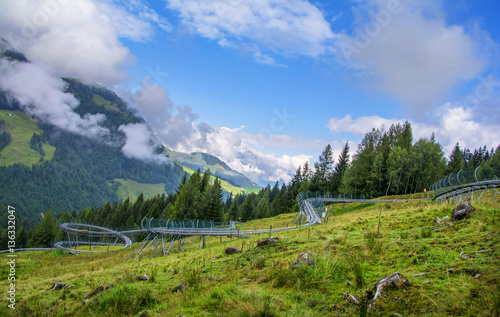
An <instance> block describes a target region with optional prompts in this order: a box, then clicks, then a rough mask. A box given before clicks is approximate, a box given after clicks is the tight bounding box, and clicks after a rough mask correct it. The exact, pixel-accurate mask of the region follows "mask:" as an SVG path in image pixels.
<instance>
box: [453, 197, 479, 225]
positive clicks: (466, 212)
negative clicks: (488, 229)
mask: <svg viewBox="0 0 500 317" xmlns="http://www.w3.org/2000/svg"><path fill="white" fill-rule="evenodd" d="M475 210H476V208H474V207H472V205H471V204H470V203H469V202H468V201H466V202H464V203H462V204H460V205H458V206H456V207H455V208H453V212H452V213H451V220H453V221H458V220H462V219H464V218H467V217H469V216H471V215H472V212H474V211H475Z"/></svg>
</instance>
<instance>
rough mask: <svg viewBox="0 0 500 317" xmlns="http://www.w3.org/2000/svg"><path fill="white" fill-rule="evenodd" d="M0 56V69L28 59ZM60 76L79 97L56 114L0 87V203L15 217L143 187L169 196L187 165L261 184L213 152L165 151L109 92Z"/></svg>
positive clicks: (233, 183)
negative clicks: (144, 134) (142, 137)
mask: <svg viewBox="0 0 500 317" xmlns="http://www.w3.org/2000/svg"><path fill="white" fill-rule="evenodd" d="M0 62H1V64H0V66H2V67H3V68H4V69H5V67H6V65H7V66H10V65H14V66H19V65H31V64H30V63H29V61H28V60H27V59H26V58H25V57H24V55H22V54H21V53H18V52H14V51H9V50H7V51H4V52H1V56H0ZM0 76H5V71H4V72H0ZM58 80H59V81H60V80H61V79H59V78H58ZM62 80H63V81H64V82H63V83H64V85H63V86H64V91H60V92H59V93H61V94H62V93H65V94H66V95H64V96H63V97H64V98H66V99H68V96H70V95H69V94H71V95H72V96H74V98H76V99H77V105H73V106H74V108H73V109H70V110H67V109H66V110H65V111H66V113H64V116H62V118H59V117H60V116H61V114H60V113H55V112H48V114H47V111H48V110H47V109H45V111H46V112H45V113H41V115H38V114H39V113H40V111H38V112H37V111H35V110H37V109H33V108H34V106H32V105H23V104H21V103H19V102H18V101H17V100H19V99H20V98H19V97H18V96H15V95H14V94H13V93H12V92H10V91H6V90H0V179H1V182H0V202H1V203H2V204H3V205H5V206H7V205H12V206H16V211H17V212H19V214H20V215H22V216H24V217H28V218H31V219H40V218H39V217H40V215H41V214H42V213H45V212H46V211H47V210H52V212H54V213H59V212H61V211H62V210H68V211H70V212H71V211H72V210H81V209H83V208H87V207H98V206H102V205H104V204H105V203H106V202H108V201H109V202H114V201H120V200H124V199H125V198H126V197H130V198H131V199H135V198H136V197H137V196H138V195H139V194H140V193H141V192H142V193H144V196H145V197H152V196H155V195H157V194H168V193H171V192H174V191H175V190H176V189H177V188H178V186H179V184H180V182H181V180H182V177H183V175H184V174H185V173H186V171H189V167H190V168H193V169H198V168H200V169H201V170H203V171H204V170H205V169H206V168H210V169H211V171H213V175H216V176H220V177H221V178H222V179H224V180H225V181H223V184H222V185H223V187H224V188H225V190H226V191H235V192H241V191H242V190H244V189H245V188H257V187H258V186H257V185H255V184H253V183H252V182H250V181H249V180H248V179H246V177H244V175H242V174H240V173H237V172H235V171H233V170H231V169H230V168H229V167H228V166H227V165H226V164H225V163H224V162H222V161H220V160H219V159H217V158H215V157H213V156H211V155H208V154H205V153H197V154H195V155H193V154H185V155H184V154H182V153H177V152H173V151H170V150H168V149H166V148H165V147H164V146H163V145H161V143H160V142H159V141H158V140H156V139H155V137H154V134H153V133H151V131H150V128H149V127H148V126H147V124H146V122H145V121H144V120H143V119H142V118H141V117H140V116H139V115H138V114H137V113H135V112H134V111H132V110H131V109H129V108H128V107H127V105H126V103H125V102H124V101H123V100H122V99H121V98H120V97H118V96H117V95H116V94H115V93H114V92H112V91H110V90H108V89H106V88H104V87H101V86H97V85H95V86H92V85H86V84H83V83H81V82H80V81H79V80H78V79H75V78H63V79H62ZM47 95H49V93H48V92H47ZM47 98H48V99H50V97H47ZM71 98H73V97H71ZM50 100H51V99H50ZM48 106H51V104H50V103H49V104H48ZM38 110H39V109H38ZM75 114H77V115H75ZM73 117H75V118H76V119H78V120H76V119H75V118H73ZM54 118H55V119H58V120H69V119H68V118H70V119H71V120H76V122H77V125H78V124H80V125H81V126H83V128H82V127H79V126H77V125H75V126H68V124H67V122H66V126H65V125H64V124H59V122H58V121H55V119H54ZM94 121H95V122H98V124H96V123H95V122H94ZM76 128H80V130H77V129H76ZM132 128H134V129H136V128H141V129H143V130H140V129H139V130H138V131H139V132H142V131H147V132H148V133H147V138H148V139H146V140H145V142H143V143H141V142H142V141H144V140H139V141H141V142H139V141H137V140H135V139H134V138H135V137H137V135H141V134H140V133H135V132H136V131H137V130H132V132H129V131H130V130H128V129H132ZM72 130H75V131H76V132H75V131H72ZM95 131H97V132H95ZM103 131H104V132H103ZM101 132H102V133H101ZM133 141H134V142H136V143H133ZM137 144H138V146H135V145H137ZM146 152H148V153H146ZM149 152H150V153H149ZM171 155H172V156H171ZM177 159H178V160H180V161H181V162H179V161H177Z"/></svg>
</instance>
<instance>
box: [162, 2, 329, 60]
mask: <svg viewBox="0 0 500 317" xmlns="http://www.w3.org/2000/svg"><path fill="white" fill-rule="evenodd" d="M167 2H168V6H169V8H170V9H173V10H178V11H179V13H180V17H181V18H182V21H183V23H185V24H186V25H188V26H189V27H190V28H191V29H192V30H193V31H194V32H197V33H199V34H200V35H201V36H204V37H206V38H209V39H212V40H217V41H218V43H219V44H220V45H221V46H222V47H239V46H242V47H243V48H244V49H245V50H249V49H250V50H253V51H255V52H256V53H255V54H254V55H255V58H256V60H257V61H258V62H263V63H266V64H270V63H272V62H273V59H272V58H271V57H269V56H267V55H265V54H262V53H261V51H262V50H268V51H272V52H274V53H279V54H284V55H287V56H288V55H292V56H294V55H306V56H311V57H317V56H319V55H322V54H325V53H326V52H328V51H329V50H330V42H331V40H333V39H334V38H335V37H336V35H335V34H334V33H333V32H332V31H331V29H330V25H329V23H328V22H327V21H326V20H325V18H324V16H323V14H322V12H321V11H320V10H319V9H318V8H317V7H315V6H314V5H312V4H311V3H309V2H308V1H303V0H293V1H277V0H266V1H241V2H239V1H238V2H235V1H231V0H209V1H195V0H167Z"/></svg>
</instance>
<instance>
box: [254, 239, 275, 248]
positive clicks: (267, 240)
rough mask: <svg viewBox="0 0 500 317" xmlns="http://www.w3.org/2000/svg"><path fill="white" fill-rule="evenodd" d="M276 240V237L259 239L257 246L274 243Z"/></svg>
mask: <svg viewBox="0 0 500 317" xmlns="http://www.w3.org/2000/svg"><path fill="white" fill-rule="evenodd" d="M278 240H279V238H278V237H269V238H265V239H263V240H260V241H259V242H257V246H258V247H261V246H264V245H268V244H274V243H276V242H278Z"/></svg>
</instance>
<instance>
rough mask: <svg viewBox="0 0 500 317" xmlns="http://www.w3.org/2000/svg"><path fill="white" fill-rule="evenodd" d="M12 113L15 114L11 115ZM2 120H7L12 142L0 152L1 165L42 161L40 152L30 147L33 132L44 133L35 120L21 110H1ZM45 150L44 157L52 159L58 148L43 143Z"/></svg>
mask: <svg viewBox="0 0 500 317" xmlns="http://www.w3.org/2000/svg"><path fill="white" fill-rule="evenodd" d="M9 113H12V114H13V115H14V116H13V117H9V116H8V114H9ZM0 120H3V121H5V125H6V127H7V131H9V132H10V134H11V142H10V143H9V144H8V145H7V146H6V147H5V148H4V149H2V153H1V154H0V166H1V165H11V164H15V163H21V164H25V165H28V166H31V165H32V164H36V163H39V162H40V158H41V156H40V154H39V153H38V152H37V151H35V150H33V149H31V148H30V140H31V137H32V136H33V133H38V134H42V133H43V131H42V130H41V129H39V128H38V127H37V125H36V123H35V122H34V121H32V120H31V119H30V118H29V117H28V116H27V115H26V114H25V113H24V112H22V111H20V110H0ZM42 148H43V151H44V152H45V157H44V159H45V160H46V161H50V160H51V159H52V157H53V156H54V152H55V151H56V148H55V147H53V146H52V145H50V144H48V143H44V144H42Z"/></svg>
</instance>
